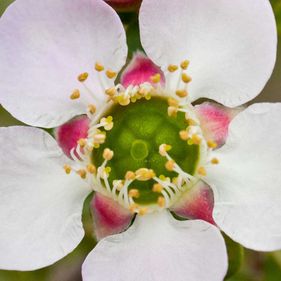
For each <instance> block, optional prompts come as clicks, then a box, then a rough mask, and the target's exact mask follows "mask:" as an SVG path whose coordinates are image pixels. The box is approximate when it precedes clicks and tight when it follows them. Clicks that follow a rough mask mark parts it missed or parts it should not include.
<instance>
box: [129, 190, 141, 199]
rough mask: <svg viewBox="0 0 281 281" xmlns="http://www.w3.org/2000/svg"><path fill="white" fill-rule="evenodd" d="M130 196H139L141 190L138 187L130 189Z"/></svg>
mask: <svg viewBox="0 0 281 281" xmlns="http://www.w3.org/2000/svg"><path fill="white" fill-rule="evenodd" d="M129 196H130V197H132V198H139V197H140V192H139V191H138V190H137V189H131V190H130V191H129Z"/></svg>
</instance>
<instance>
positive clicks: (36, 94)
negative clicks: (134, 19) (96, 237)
mask: <svg viewBox="0 0 281 281" xmlns="http://www.w3.org/2000/svg"><path fill="white" fill-rule="evenodd" d="M140 31H141V41H142V45H143V47H144V49H145V52H146V53H147V55H148V56H149V57H150V59H152V60H153V61H154V62H155V63H156V64H157V65H159V66H160V67H161V69H162V71H163V73H164V74H165V83H164V81H163V80H164V77H161V75H160V73H159V74H155V75H153V77H151V82H147V81H146V82H143V83H141V84H137V85H135V84H134V85H132V84H129V85H126V86H125V87H124V85H121V84H118V85H115V84H114V80H115V78H116V75H117V72H118V71H120V69H121V68H122V66H123V65H124V64H125V61H126V55H127V46H126V42H125V32H124V30H123V27H122V24H121V22H120V20H119V18H118V16H117V14H116V13H115V12H114V11H113V10H112V8H110V7H109V6H108V5H107V4H105V3H104V2H102V1H100V0H49V1H43V0H37V1H35V2H34V1H32V0H17V1H16V2H15V3H13V4H12V5H11V6H10V7H9V8H8V9H7V11H6V12H5V14H4V15H3V17H2V18H1V19H0V76H1V85H0V90H1V91H0V98H1V104H2V105H3V106H4V107H5V108H6V109H7V110H8V111H9V112H11V114H13V115H14V116H15V117H16V118H18V119H19V120H21V121H23V122H25V123H27V124H29V125H31V126H37V127H45V128H52V127H56V126H59V125H62V124H64V123H65V122H67V121H68V120H70V119H71V118H72V117H74V116H78V115H81V114H87V115H88V118H89V119H90V128H89V131H88V135H87V137H86V138H83V139H80V140H79V142H78V145H77V147H76V148H74V149H72V150H71V159H70V158H68V157H66V156H65V155H64V153H63V152H62V151H61V149H60V148H59V147H58V145H57V143H56V141H55V140H54V139H53V138H52V137H51V136H50V135H48V134H47V133H46V132H44V131H43V130H41V129H37V128H31V127H10V128H1V129H0V147H1V153H0V164H1V172H0V174H1V187H0V221H1V228H0V267H1V268H2V269H15V270H32V269H37V268H40V267H44V266H47V265H49V264H52V263H54V262H55V261H57V260H58V259H60V258H62V257H64V256H65V255H67V254H68V253H69V252H71V251H72V250H73V249H74V248H75V247H76V246H77V245H78V243H79V242H80V241H81V239H82V237H83V233H84V231H83V228H82V223H81V210H82V207H83V201H84V199H85V198H86V196H87V195H88V194H89V193H90V192H92V191H93V190H94V191H96V192H97V195H96V196H95V197H94V199H93V202H92V208H93V214H94V217H95V219H96V221H95V224H96V227H97V228H98V230H96V233H100V237H102V236H105V235H107V234H108V233H110V231H111V232H112V233H116V232H120V231H123V230H124V228H125V227H127V226H128V224H129V223H130V222H131V219H132V213H136V214H137V217H136V219H135V221H134V223H133V225H132V226H131V227H130V228H129V229H128V230H127V231H125V232H122V233H121V234H117V235H113V236H109V237H106V238H104V239H102V240H100V242H99V243H98V245H97V247H96V248H95V249H94V250H93V251H92V252H91V253H90V254H89V256H88V257H87V259H86V261H85V263H84V265H83V272H82V273H83V279H84V280H85V281H91V280H103V281H105V280H108V281H111V280H116V281H121V280H122V281H126V280H148V281H150V280H151V281H152V280H167V281H168V280H198V281H202V280H214V281H216V280H217V281H219V280H222V279H223V277H224V275H225V272H226V268H227V256H226V249H225V244H224V241H223V238H222V236H221V234H220V232H219V229H221V230H223V231H224V232H226V233H227V234H228V235H229V236H230V237H232V238H233V239H234V240H235V241H237V242H239V243H241V244H243V245H244V246H246V247H249V248H252V249H256V250H262V251H271V250H276V249H279V248H281V234H280V229H281V204H280V203H281V197H280V192H279V188H280V185H281V177H280V172H279V171H280V163H281V161H280V160H281V151H280V148H279V140H280V138H281V133H280V132H281V130H280V124H279V120H280V117H281V105H280V104H279V103H277V104H267V103H263V104H256V105H253V106H250V107H248V108H247V109H245V110H244V111H243V112H241V113H239V114H238V115H237V116H236V117H235V118H234V120H233V121H232V122H231V124H230V127H229V135H228V138H227V140H226V144H225V145H223V142H222V143H219V145H222V146H221V147H219V148H218V149H216V148H217V147H216V145H217V144H216V143H215V142H214V141H213V140H210V139H208V136H209V134H207V131H206V130H205V128H204V126H205V125H206V124H205V122H204V120H203V119H204V118H205V119H206V118H207V119H208V118H211V116H209V115H208V114H207V115H204V114H202V116H201V114H200V111H202V112H204V110H205V109H206V108H208V106H209V104H207V105H206V104H204V105H203V107H200V106H199V107H194V106H193V105H192V102H194V101H195V100H197V99H198V98H201V97H205V98H209V99H213V100H215V101H217V102H219V103H221V104H223V105H225V106H228V107H236V106H239V105H242V104H243V103H246V102H248V101H249V100H251V99H252V98H254V97H255V96H257V95H258V94H259V92H260V91H261V90H262V88H263V87H264V85H265V83H266V82H267V80H268V78H269V77H270V75H271V72H272V69H273V66H274V63H275V56H276V37H277V36H276V26H275V21H274V16H273V13H272V10H271V7H270V4H269V2H268V1H267V0H247V1H246V0H237V1H235V3H233V1H228V0H221V1H217V0H206V1H195V0H174V1H165V0H144V1H143V3H142V6H141V9H140ZM189 63H190V65H189ZM189 75H190V76H189ZM191 77H192V82H191ZM77 78H78V79H77ZM125 80H126V79H125V78H124V77H123V81H125ZM130 81H131V82H132V81H133V80H130ZM190 82H191V83H190ZM187 94H188V95H187ZM159 95H161V96H163V98H165V99H168V98H171V97H172V98H173V99H172V100H171V99H170V100H169V108H168V114H165V116H164V115H163V114H162V113H163V111H161V110H162V109H161V108H162V105H161V102H159V100H160V99H159V98H157V96H159ZM186 95H187V96H186ZM69 97H71V98H69ZM139 99H140V100H141V101H139ZM146 100H147V101H146ZM161 101H162V100H161ZM114 104H115V107H114V106H113V105H114ZM141 104H145V109H147V111H145V110H143V109H138V110H142V111H138V113H142V114H140V118H148V117H149V118H150V117H151V118H153V122H149V121H146V123H145V125H149V126H150V125H151V124H158V123H157V122H156V121H155V119H154V118H156V117H155V116H158V115H157V114H158V112H156V110H158V111H159V114H160V115H161V114H162V115H161V118H162V119H161V118H160V117H159V118H160V119H161V120H160V121H159V124H158V125H157V126H155V128H154V129H153V137H152V138H151V143H154V142H153V141H154V139H153V138H155V140H156V139H158V140H159V139H160V140H163V139H169V137H171V136H172V135H173V131H169V130H170V129H169V128H170V127H169V126H170V123H169V122H172V123H171V124H173V125H175V127H173V126H172V129H171V130H174V128H178V127H180V126H181V125H180V124H181V123H180V121H175V120H178V119H173V116H176V115H177V114H178V115H180V114H181V116H185V118H186V119H187V121H188V122H189V123H188V124H189V125H188V127H187V129H186V130H183V131H182V132H181V133H180V136H181V138H180V137H179V138H178V140H171V142H174V144H179V143H180V142H182V143H184V144H185V147H189V148H188V149H190V147H192V148H191V149H194V150H192V151H193V152H192V153H194V155H195V156H194V159H193V158H192V159H193V160H192V159H191V158H188V159H189V161H190V163H191V164H190V165H191V168H190V167H189V166H185V168H184V169H183V168H182V166H183V165H188V164H186V162H184V161H183V160H181V159H182V158H181V155H180V154H182V155H183V156H187V157H191V156H190V155H189V154H188V153H187V152H186V151H185V150H184V149H183V150H181V151H180V152H179V154H177V153H176V152H175V151H176V149H179V147H180V145H179V146H177V145H174V146H173V145H172V147H170V144H171V143H161V142H160V143H158V145H159V154H158V148H157V156H155V155H156V152H153V155H152V152H151V146H150V145H151V143H150V142H148V141H147V139H144V140H143V139H134V138H132V139H130V136H128V135H130V134H127V137H128V141H127V142H125V146H126V145H128V144H129V145H130V149H131V150H130V151H129V153H130V155H131V156H132V158H133V159H134V160H135V162H134V161H131V160H130V161H127V160H126V161H125V163H123V164H122V165H123V166H122V165H121V164H120V163H119V164H118V165H117V164H116V163H117V162H114V161H115V159H118V157H120V155H119V156H118V153H119V152H120V151H121V152H122V151H125V148H122V144H124V143H122V144H118V138H119V137H120V134H121V133H124V132H126V131H125V129H124V128H125V127H126V126H130V125H132V124H133V125H134V124H135V123H134V121H131V120H132V119H134V118H133V117H134V115H133V114H134V113H136V111H134V112H133V111H132V110H131V109H134V110H135V108H137V107H138V105H141ZM151 104H152V105H153V104H155V105H159V107H157V108H154V109H153V108H152V107H151ZM122 106H124V107H122ZM121 107H122V108H123V109H124V110H123V112H125V114H126V115H124V114H123V113H120V112H121V110H120V108H121ZM116 108H117V109H116ZM118 108H119V109H118ZM216 108H218V107H216ZM130 110H131V111H130ZM108 111H111V113H112V116H113V120H112V118H111V117H110V116H108V113H107V112H108ZM207 111H208V110H207ZM211 111H212V110H211ZM228 111H229V112H230V110H229V109H228ZM165 112H166V111H165ZM212 112H214V111H212ZM215 112H216V113H217V111H215ZM231 112H232V111H231ZM144 113H145V114H144ZM183 113H184V114H183ZM236 113H237V112H236ZM121 114H123V115H121ZM160 115H159V116H160ZM168 115H169V116H168ZM116 116H117V117H120V120H121V121H122V122H123V121H124V124H125V123H126V124H127V125H126V126H125V125H120V124H121V123H120V122H121V121H120V120H119V119H118V118H117V119H115V117H116ZM170 116H171V117H170ZM121 117H122V118H123V119H121ZM149 118H148V119H149ZM157 118H158V117H157ZM183 119H184V118H183ZM229 119H231V118H230V117H229ZM167 120H168V121H167ZM170 120H174V121H170ZM212 121H213V120H212ZM118 122H119V123H118ZM163 122H166V123H163ZM228 122H229V121H227V122H226V123H227V125H226V126H228ZM122 124H123V123H122ZM214 124H215V125H216V123H211V125H212V130H211V131H212V132H214V131H215V132H217V131H218V130H219V129H218V128H215V127H216V126H215V125H214ZM220 125H221V124H220ZM118 126H119V127H118ZM177 126H178V127H177ZM117 127H118V128H119V129H118V130H117V129H116V128H117ZM130 130H132V131H131V133H132V132H134V133H136V132H138V133H141V132H142V131H141V130H142V128H140V127H135V128H133V129H130ZM146 132H147V131H146ZM161 132H164V133H165V134H166V135H165V136H164V137H163V136H161V137H159V136H160V135H161ZM170 132H171V133H170ZM219 133H221V132H219ZM146 137H147V138H148V136H146ZM124 139H125V140H126V138H123V137H122V140H124ZM115 140H116V146H118V145H119V146H120V150H118V149H115V150H114V149H113V151H112V150H110V149H108V148H107V147H106V146H107V145H108V146H110V145H113V144H114V146H115ZM130 140H131V141H132V142H130ZM183 140H184V141H188V144H186V143H185V142H183ZM156 143H157V141H156ZM182 143H180V144H182ZM188 145H189V146H188ZM104 146H105V147H104ZM197 148H198V149H197ZM92 150H93V151H94V152H92ZM95 153H96V154H95ZM93 155H94V157H93ZM148 155H149V156H151V157H152V156H155V157H159V159H162V160H159V161H160V162H159V163H162V162H161V161H166V162H165V167H166V170H167V171H166V170H165V171H166V172H167V173H171V174H172V175H174V174H176V175H177V176H176V178H175V179H174V180H172V179H170V178H168V177H163V176H161V175H159V172H158V169H160V168H161V167H160V166H161V165H160V164H159V165H155V168H153V169H152V168H151V167H148V166H147V167H146V166H144V167H142V166H141V167H140V166H138V167H137V169H134V170H133V171H131V170H132V166H133V164H136V163H137V161H142V160H143V159H146V157H148ZM122 157H124V155H122ZM122 157H121V160H124V159H123V158H122ZM161 157H162V158H161ZM93 158H94V159H93ZM157 159H158V158H157ZM163 159H164V160H163ZM101 160H102V161H101ZM116 161H117V160H116ZM155 161H156V160H155ZM157 161H158V160H157ZM157 161H156V162H155V163H158V162H157ZM119 162H120V161H119ZM123 162H124V161H123ZM218 162H219V164H218ZM108 163H111V164H112V165H111V168H112V169H113V170H110V168H109V167H107V164H108ZM179 163H180V164H179ZM217 164H218V165H217ZM119 165H120V166H119ZM149 165H152V164H151V163H150V164H149ZM124 166H125V167H126V168H127V170H128V171H127V172H129V173H127V174H126V176H125V178H124V177H123V178H120V177H115V178H114V180H112V178H110V176H111V175H112V174H114V173H115V174H116V173H117V174H118V175H120V174H122V172H118V171H117V167H124ZM63 167H64V168H65V171H66V173H67V174H66V173H65V171H64V170H63ZM188 167H189V168H190V171H187V169H189V168H188ZM193 168H194V171H193V170H192V169H193ZM163 169H164V168H163ZM75 172H76V173H75ZM166 172H165V173H166ZM77 174H78V175H77ZM169 175H170V174H169ZM112 177H113V176H112ZM149 180H153V181H155V183H157V185H156V186H154V188H153V189H154V190H153V189H149V192H148V194H149V195H148V197H150V196H152V194H159V197H157V198H156V197H155V198H156V199H155V200H154V199H153V200H154V201H153V200H152V201H150V204H148V205H147V204H145V203H144V202H141V201H138V197H139V198H142V199H143V198H144V197H145V196H144V195H143V193H142V192H143V189H142V187H141V183H140V182H144V183H145V184H146V183H147V182H148V181H149ZM203 181H204V182H206V183H208V184H209V185H210V186H211V188H212V190H213V192H214V211H213V218H214V221H215V223H216V225H217V226H218V228H216V227H215V226H213V225H212V224H209V223H207V222H204V221H202V220H194V221H191V220H190V221H185V222H180V221H176V220H175V219H174V218H172V216H171V215H170V214H169V212H168V210H167V209H172V210H175V211H178V210H176V209H177V208H181V206H182V205H181V204H182V202H179V200H184V203H183V204H186V202H189V201H190V198H189V196H190V194H191V193H192V192H193V189H194V187H195V186H197V185H200V186H201V185H202V184H203V185H204V186H206V184H205V183H203ZM132 184H133V185H136V188H131V186H132ZM200 188H202V187H200ZM200 190H201V189H200ZM153 192H154V193H153ZM142 196H144V197H142ZM145 198H146V199H147V197H145ZM182 198H183V199H182ZM99 200H100V201H99ZM177 204H179V205H180V206H177ZM101 206H102V207H101ZM108 206H109V207H110V212H111V214H115V215H116V214H117V216H118V219H119V220H120V221H121V222H120V223H119V224H117V225H112V226H110V227H112V229H110V230H108V229H107V227H108V225H106V222H105V220H106V219H104V218H103V217H102V214H101V210H102V209H103V208H105V207H106V208H105V209H108V208H107V207H108ZM131 212H132V213H131ZM144 214H146V215H144ZM142 215H144V216H142ZM118 219H117V220H118ZM107 223H108V222H107ZM102 227H103V228H102ZM113 229H114V231H112V230H113Z"/></svg>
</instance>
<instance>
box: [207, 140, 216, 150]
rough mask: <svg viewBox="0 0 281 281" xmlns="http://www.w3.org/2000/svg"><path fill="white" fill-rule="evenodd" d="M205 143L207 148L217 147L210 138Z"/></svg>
mask: <svg viewBox="0 0 281 281" xmlns="http://www.w3.org/2000/svg"><path fill="white" fill-rule="evenodd" d="M207 145H208V146H209V148H213V149H214V148H217V146H218V144H217V143H216V142H214V141H212V140H208V141H207Z"/></svg>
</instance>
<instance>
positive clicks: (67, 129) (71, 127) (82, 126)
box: [55, 116, 90, 157]
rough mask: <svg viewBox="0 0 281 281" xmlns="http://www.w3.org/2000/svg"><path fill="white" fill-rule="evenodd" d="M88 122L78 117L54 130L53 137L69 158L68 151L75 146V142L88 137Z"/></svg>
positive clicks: (84, 117)
mask: <svg viewBox="0 0 281 281" xmlns="http://www.w3.org/2000/svg"><path fill="white" fill-rule="evenodd" d="M89 122H90V120H89V119H88V117H86V116H80V117H77V118H74V119H72V120H70V121H69V122H67V123H65V124H63V125H61V126H59V127H58V128H56V131H55V136H56V140H57V142H58V144H59V146H60V147H61V148H62V150H63V152H64V153H65V154H66V155H67V156H69V157H70V150H71V149H72V148H73V147H76V146H77V141H78V140H79V139H81V138H86V137H87V135H88V129H89Z"/></svg>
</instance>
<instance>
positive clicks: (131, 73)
mask: <svg viewBox="0 0 281 281" xmlns="http://www.w3.org/2000/svg"><path fill="white" fill-rule="evenodd" d="M157 73H159V74H160V75H161V81H160V83H161V85H163V84H164V83H165V78H164V74H163V72H162V71H161V69H160V68H159V67H158V66H157V65H155V64H154V63H153V62H152V61H151V60H150V59H149V58H148V57H147V56H146V55H145V54H143V53H141V52H137V53H135V54H134V56H133V58H132V60H131V62H130V63H129V65H128V66H127V67H126V68H125V70H124V72H123V73H122V76H121V84H122V85H123V86H124V87H128V86H129V85H134V86H135V85H140V84H141V83H144V82H150V83H151V80H150V77H151V76H153V75H155V74H157Z"/></svg>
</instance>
